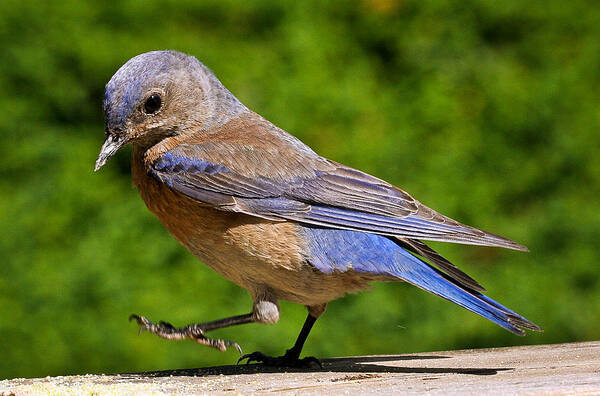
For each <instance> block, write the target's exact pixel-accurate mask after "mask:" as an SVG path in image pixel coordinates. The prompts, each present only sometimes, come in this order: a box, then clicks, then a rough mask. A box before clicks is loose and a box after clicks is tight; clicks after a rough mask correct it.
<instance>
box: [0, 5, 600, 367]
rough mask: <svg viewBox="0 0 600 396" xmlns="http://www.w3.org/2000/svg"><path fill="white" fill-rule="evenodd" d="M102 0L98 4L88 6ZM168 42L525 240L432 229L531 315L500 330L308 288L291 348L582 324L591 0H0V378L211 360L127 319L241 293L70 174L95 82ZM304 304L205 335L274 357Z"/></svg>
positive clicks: (421, 340)
mask: <svg viewBox="0 0 600 396" xmlns="http://www.w3.org/2000/svg"><path fill="white" fill-rule="evenodd" d="M107 3H108V2H107ZM156 49H177V50H180V51H184V52H186V53H189V54H193V55H194V56H196V57H197V58H199V59H200V60H201V61H203V62H204V63H205V64H206V65H208V66H209V67H210V68H212V70H214V72H215V73H216V74H217V76H218V77H219V78H220V79H221V80H222V81H223V83H224V84H225V85H226V86H227V87H228V88H229V89H230V90H231V91H232V92H233V93H234V94H236V95H237V96H238V98H240V99H241V100H242V101H243V102H244V103H245V104H246V105H248V107H250V108H252V109H254V110H255V111H257V112H258V113H260V114H262V115H264V116H265V117H266V118H268V119H269V120H271V121H273V122H274V123H276V124H277V125H279V126H281V127H283V128H284V129H286V130H288V131H289V132H291V133H292V134H294V135H296V136H298V137H300V138H301V139H302V140H304V141H305V142H306V143H308V144H309V145H311V146H312V147H313V148H315V150H316V151H318V152H319V153H320V154H322V155H324V156H327V157H330V158H332V159H334V160H336V161H339V162H343V163H345V164H347V165H350V166H353V167H356V168H359V169H362V170H365V171H367V172H369V173H372V174H375V175H377V176H379V177H381V178H383V179H386V180H389V181H390V182H392V183H394V184H396V185H398V186H400V187H402V188H404V189H406V190H407V191H409V192H411V193H412V194H413V195H414V196H416V197H417V198H418V199H419V200H421V201H422V202H424V203H425V204H427V205H429V206H432V207H433V208H436V209H438V210H439V211H441V212H443V213H444V214H447V215H449V216H451V217H454V218H456V219H458V220H460V221H463V222H466V223H468V224H471V225H474V226H477V227H481V228H484V229H487V230H490V231H492V232H496V233H499V234H502V235H506V236H508V237H510V238H513V239H515V240H517V241H519V242H521V243H524V244H525V245H527V246H529V248H530V249H531V253H529V254H526V253H520V252H514V251H506V250H501V249H493V248H481V247H469V246H463V245H460V246H453V245H447V244H435V245H434V246H435V247H436V248H438V249H439V250H440V251H441V252H442V253H443V254H444V255H447V257H449V258H450V259H452V260H453V261H454V262H456V263H457V264H458V265H459V266H460V267H461V268H462V269H464V270H466V271H467V272H468V273H469V274H471V275H473V276H474V277H475V278H476V279H478V280H479V281H480V282H481V283H482V284H483V285H484V286H486V287H487V288H488V290H489V295H490V296H491V297H493V298H495V299H497V300H499V301H500V302H502V303H503V304H505V305H507V306H508V307H511V308H513V309H515V310H517V311H518V312H519V313H522V314H523V315H524V316H526V317H527V318H529V319H531V320H533V321H534V322H536V323H538V324H539V325H541V326H542V327H544V329H545V332H544V333H541V334H530V335H528V336H527V337H517V336H514V335H512V334H511V333H509V332H507V331H505V330H503V329H501V328H500V327H498V326H496V325H494V324H492V323H491V322H488V321H486V320H485V319H482V318H480V317H478V316H476V315H474V314H472V313H470V312H468V311H465V310H463V309H461V308H459V307H457V306H455V305H453V304H451V303H449V302H446V301H444V300H441V299H439V298H437V297H434V296H431V295H428V294H426V293H424V292H422V291H420V290H418V289H417V288H414V287H412V286H408V285H406V284H377V285H374V287H373V290H372V291H371V292H370V293H362V294H359V295H351V296H347V297H346V298H344V299H341V300H337V301H334V302H332V303H331V304H330V306H329V309H328V312H327V314H326V315H324V316H323V317H322V318H321V319H320V320H319V321H318V322H317V325H316V327H315V329H314V331H313V333H312V334H311V336H310V338H309V341H308V343H307V346H306V348H305V353H306V354H312V355H316V356H320V357H333V356H342V355H356V354H397V353H407V352H417V351H431V350H444V349H451V348H471V347H492V346H503V345H519V344H539V343H556V342H568V341H584V340H598V339H600V277H599V275H598V270H599V265H598V262H599V260H600V251H599V248H598V237H599V235H600V199H599V197H600V188H599V186H600V143H599V142H600V139H599V138H600V136H599V135H600V134H599V127H600V84H599V83H600V7H599V6H598V3H597V2H595V1H588V2H584V1H569V2H565V1H563V0H545V1H530V2H523V1H518V0H513V1H504V2H496V1H492V0H489V1H456V2H453V1H443V0H438V1H408V0H406V1H401V0H370V1H367V0H365V1H357V2H349V1H348V2H347V1H327V2H322V1H312V2H309V1H303V2H298V1H252V2H248V1H239V2H238V1H224V0H214V1H204V2H197V1H122V2H119V5H102V3H101V2H82V1H61V2H58V1H51V2H39V1H29V0H18V1H13V0H2V1H1V2H0V54H1V60H0V87H2V95H0V108H1V109H2V111H0V132H1V137H0V165H1V166H0V219H1V221H0V235H1V237H0V254H1V256H2V264H1V265H0V378H8V377H16V376H45V375H57V374H73V373H89V372H93V373H100V372H103V373H110V372H132V371H140V370H159V369H167V368H183V367H201V366H208V365H216V364H231V363H234V362H235V361H236V359H237V357H238V356H237V353H236V352H235V351H228V352H226V353H220V352H218V351H215V350H211V349H208V348H205V347H202V346H198V345H195V344H194V343H192V342H190V341H188V342H168V341H165V340H160V339H158V338H156V337H154V336H151V335H148V334H143V335H141V336H138V335H137V326H136V325H135V324H134V323H129V322H128V321H127V318H128V316H129V314H131V313H139V314H144V315H147V316H148V317H150V318H151V319H154V320H159V319H163V320H168V321H171V322H172V323H174V324H175V325H183V324H186V323H189V322H193V321H205V320H212V319H218V318H222V317H225V316H228V315H235V314H241V313H245V312H248V311H249V309H250V308H251V304H252V302H251V299H250V297H249V296H248V295H247V293H246V292H245V291H244V290H242V289H240V288H238V287H237V286H235V285H233V284H231V283H229V282H228V281H226V280H224V279H222V278H221V277H219V276H218V275H217V274H216V273H214V272H212V271H211V270H210V269H208V267H205V266H204V265H203V264H201V263H200V262H199V261H198V260H197V259H195V258H194V257H193V256H191V255H190V254H189V253H188V252H187V251H186V250H185V249H184V248H182V247H181V246H179V245H178V244H177V242H176V241H175V240H174V239H173V238H172V237H171V236H170V235H169V234H168V233H167V231H166V230H164V229H163V227H162V226H161V225H160V224H159V222H158V221H157V220H156V219H155V218H154V217H153V216H152V215H151V213H150V212H149V211H148V210H147V209H146V208H145V206H144V204H143V203H142V201H141V199H140V198H139V196H138V193H137V192H136V191H135V190H134V189H133V188H132V187H131V182H130V176H129V151H128V150H124V152H122V153H120V154H118V155H117V156H116V157H115V158H113V159H112V160H111V161H110V162H109V163H108V165H107V166H106V167H104V168H103V169H102V171H101V172H99V173H97V174H94V173H93V172H92V168H93V164H94V160H95V158H96V155H97V153H98V151H99V148H100V145H101V143H102V141H103V137H104V135H103V115H102V111H101V100H102V95H103V89H104V84H105V83H106V82H107V81H108V80H109V79H110V77H111V76H112V74H113V73H114V72H115V71H116V70H117V69H118V68H119V67H120V66H121V65H122V64H123V63H124V62H126V61H127V60H128V59H129V58H130V57H132V56H134V55H137V54H139V53H142V52H145V51H149V50H156ZM304 318H305V310H304V308H303V307H301V306H297V305H293V304H289V303H283V304H282V315H281V321H280V322H279V323H278V324H276V325H272V326H265V325H247V326H242V327H238V328H231V329H226V330H222V331H218V332H215V333H211V335H214V336H218V337H225V338H230V339H234V340H236V341H238V342H239V343H240V344H241V345H242V347H243V348H244V350H245V351H247V352H252V351H254V350H261V351H263V352H266V353H271V354H279V353H282V352H283V351H284V350H285V349H286V348H288V347H289V346H290V345H291V344H292V342H293V341H294V339H295V337H296V335H297V333H298V331H299V329H300V326H301V324H302V321H303V320H304Z"/></svg>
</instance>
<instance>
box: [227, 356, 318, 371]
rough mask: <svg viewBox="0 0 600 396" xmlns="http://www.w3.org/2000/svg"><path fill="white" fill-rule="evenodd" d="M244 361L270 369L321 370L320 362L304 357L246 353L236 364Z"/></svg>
mask: <svg viewBox="0 0 600 396" xmlns="http://www.w3.org/2000/svg"><path fill="white" fill-rule="evenodd" d="M244 360H246V364H249V363H252V362H257V363H262V364H264V365H265V366H271V367H292V368H303V369H322V368H323V365H322V364H321V361H320V360H319V359H317V358H316V357H312V356H309V357H305V358H302V359H299V358H298V357H297V356H292V355H290V354H287V353H286V354H285V355H283V356H279V357H272V356H267V355H265V354H264V353H262V352H253V353H248V354H246V355H244V356H242V357H241V358H239V360H238V364H240V363H241V362H242V361H244Z"/></svg>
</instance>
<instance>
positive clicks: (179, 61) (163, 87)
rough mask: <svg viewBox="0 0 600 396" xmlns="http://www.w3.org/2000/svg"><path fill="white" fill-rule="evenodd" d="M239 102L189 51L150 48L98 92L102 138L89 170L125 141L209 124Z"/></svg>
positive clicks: (147, 140)
mask: <svg viewBox="0 0 600 396" xmlns="http://www.w3.org/2000/svg"><path fill="white" fill-rule="evenodd" d="M243 109H245V107H244V106H243V105H242V104H241V103H240V102H239V101H238V100H237V99H236V98H235V97H234V96H233V95H232V94H231V93H230V92H229V91H228V90H227V89H226V88H225V87H223V85H222V84H221V83H220V81H219V80H218V79H217V78H216V77H215V76H214V74H213V73H212V72H211V71H210V70H209V69H208V68H207V67H206V66H204V65H203V64H202V63H200V62H199V61H198V60H197V59H196V58H194V57H193V56H189V55H185V54H183V53H181V52H176V51H152V52H147V53H144V54H141V55H138V56H136V57H134V58H131V59H130V60H129V61H128V62H127V63H125V64H124V65H123V66H121V68H120V69H119V70H118V71H117V72H116V73H115V74H114V76H112V78H111V79H110V81H109V82H108V84H106V91H105V94H104V116H105V121H106V128H105V134H106V141H105V142H104V144H103V145H102V149H101V150H100V154H99V155H98V159H97V160H96V166H95V170H98V169H100V168H101V167H102V166H103V165H104V164H105V163H106V161H107V160H108V159H109V158H110V157H112V156H113V155H114V154H115V153H116V152H117V151H118V150H119V149H120V148H121V147H123V146H125V145H126V144H128V143H138V144H142V145H144V146H148V147H150V146H152V145H153V144H155V143H158V142H160V141H161V140H162V139H164V138H166V137H169V136H175V135H179V134H182V133H185V132H186V131H188V130H202V129H208V128H210V127H211V126H214V123H215V122H222V121H223V119H224V118H228V117H229V118H230V117H232V116H233V115H234V114H235V113H239V112H240V111H241V110H243Z"/></svg>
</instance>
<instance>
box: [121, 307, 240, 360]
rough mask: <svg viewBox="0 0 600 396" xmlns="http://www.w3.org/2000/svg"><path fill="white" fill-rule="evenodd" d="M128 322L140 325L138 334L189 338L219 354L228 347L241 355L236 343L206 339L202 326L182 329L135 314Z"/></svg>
mask: <svg viewBox="0 0 600 396" xmlns="http://www.w3.org/2000/svg"><path fill="white" fill-rule="evenodd" d="M129 320H130V321H131V320H135V321H136V322H137V324H138V325H140V333H141V332H143V331H148V332H150V333H152V334H156V335H157V336H159V337H160V338H164V339H167V340H183V339H186V338H189V339H190V340H193V341H196V342H197V343H199V344H202V345H206V346H209V347H211V348H215V349H218V350H219V351H221V352H225V351H226V350H227V348H228V347H235V348H236V349H237V350H238V352H239V353H240V355H241V354H242V348H241V347H240V346H239V345H238V343H237V342H233V341H228V340H220V339H215V338H208V337H206V336H205V335H204V330H203V329H202V324H191V325H187V326H184V327H175V326H173V325H172V324H170V323H167V322H163V321H160V322H158V323H154V322H151V321H149V320H148V319H147V318H146V317H144V316H140V315H135V314H134V315H131V316H130V317H129Z"/></svg>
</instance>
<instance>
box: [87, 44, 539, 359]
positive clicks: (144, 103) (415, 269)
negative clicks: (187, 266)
mask: <svg viewBox="0 0 600 396" xmlns="http://www.w3.org/2000/svg"><path fill="white" fill-rule="evenodd" d="M103 109H104V115H105V135H106V140H105V142H104V144H103V145H102V148H101V150H100V154H99V155H98V158H97V160H96V163H95V168H94V170H95V171H97V170H99V169H100V168H101V167H102V166H103V165H104V164H105V163H106V161H107V160H108V159H109V158H110V157H112V156H113V155H114V154H115V153H116V152H117V151H118V150H119V149H120V148H122V147H124V146H126V145H128V144H130V145H131V146H132V162H131V173H132V181H133V184H134V186H135V187H136V188H137V190H138V191H139V193H140V195H141V197H142V199H143V201H144V203H145V204H146V206H147V207H148V209H149V210H150V211H151V212H152V213H153V214H154V215H156V217H157V218H158V220H159V221H160V222H161V223H162V224H163V225H164V226H165V227H166V229H167V230H168V231H169V232H170V233H171V234H172V235H173V236H174V237H175V239H177V240H178V241H179V242H180V243H181V244H182V245H183V246H184V247H186V248H187V249H188V250H189V251H190V252H191V253H192V254H193V255H194V256H196V257H197V258H199V259H200V260H201V261H202V262H203V263H204V264H206V265H208V266H209V267H211V268H212V269H213V270H215V271H216V272H217V273H219V274H220V275H222V276H223V277H225V278H226V279H228V280H230V281H232V282H234V283H236V284H237V285H239V286H241V287H242V288H244V289H246V290H247V291H248V292H249V293H250V295H251V297H252V299H253V306H252V310H251V311H250V312H249V313H246V314H242V315H238V316H233V317H228V318H225V319H220V320H215V321H209V322H203V323H195V324H190V325H187V326H184V327H175V326H173V325H171V324H170V323H168V322H164V321H160V322H152V321H150V320H149V319H147V318H146V317H145V316H141V315H137V314H134V315H131V317H130V320H135V321H136V322H137V323H138V324H139V326H140V331H142V330H147V331H149V332H151V333H153V334H155V335H157V336H159V337H162V338H165V339H173V340H182V339H191V340H194V341H196V342H197V343H199V344H202V345H206V346H208V347H212V348H215V349H218V350H220V351H225V350H227V349H228V348H230V347H232V348H236V349H237V350H238V351H239V353H240V355H242V350H241V348H240V346H239V344H238V343H236V342H234V341H229V340H223V339H216V338H209V337H207V335H206V333H208V332H210V331H212V330H215V329H220V328H224V327H229V326H234V325H241V324H246V323H263V324H273V323H276V322H277V321H278V320H279V301H282V300H285V301H291V302H294V303H298V304H302V305H304V306H305V307H306V308H307V310H308V315H307V318H306V320H305V322H304V325H303V327H302V329H301V331H300V334H299V335H298V337H297V339H296V342H295V343H294V345H293V346H292V347H291V348H290V349H288V350H286V352H285V353H284V354H283V355H282V356H278V357H272V356H267V355H265V354H263V353H261V352H254V353H250V354H246V355H243V356H241V357H240V359H239V361H238V363H240V362H243V361H244V360H245V361H246V362H247V363H250V362H257V363H261V364H264V365H269V366H283V367H317V366H320V360H319V359H317V358H316V357H304V358H300V356H301V351H302V348H303V346H304V344H305V341H306V339H307V337H308V335H309V333H310V331H311V329H312V327H313V325H314V324H315V321H316V320H317V318H319V317H320V316H321V315H322V314H323V313H324V312H325V310H326V307H327V304H328V303H329V302H330V301H332V300H334V299H337V298H340V297H343V296H344V295H346V294H347V293H354V292H358V291H361V290H365V289H367V288H368V287H369V285H370V284H371V283H372V282H375V281H384V282H407V283H410V284H412V285H414V286H417V287H419V288H421V289H423V290H425V291H427V292H430V293H432V294H434V295H437V296H439V297H442V298H444V299H446V300H449V301H451V302H453V303H455V304H458V305H459V306H461V307H463V308H466V309H468V310H470V311H472V312H474V313H476V314H478V315H481V316H482V317H484V318H486V319H489V320H490V321H492V322H494V323H496V324H497V325H499V326H501V327H503V328H505V329H507V330H509V331H511V332H512V333H515V334H517V335H525V333H526V332H525V330H534V331H542V329H541V328H540V327H539V326H538V325H536V324H534V323H533V322H531V321H529V320H527V319H526V318H524V317H523V316H521V315H519V314H518V313H516V312H514V311H512V310H510V309H508V308H506V307H504V306H503V305H501V304H500V303H498V302H496V301H494V300H492V299H491V298H489V297H487V296H486V295H484V294H483V293H484V292H485V291H486V290H485V289H484V288H483V287H482V286H481V285H480V284H479V283H478V282H477V281H475V280H474V279H473V278H472V277H471V276H469V275H467V274H466V273H464V272H463V271H461V270H460V269H459V268H458V267H456V266H455V265H454V264H452V263H451V262H450V261H449V260H447V259H446V258H444V257H442V256H441V255H440V254H438V253H437V252H436V251H435V250H433V249H432V248H430V247H429V246H427V245H426V244H425V242H423V241H442V242H450V243H458V244H468V245H481V246H495V247H502V248H508V249H513V250H520V251H527V250H528V249H527V248H526V247H525V246H523V245H521V244H519V243H516V242H514V241H512V240H510V239H507V238H504V237H502V236H499V235H495V234H492V233H489V232H486V231H482V230H480V229H477V228H474V227H471V226H468V225H465V224H462V223H460V222H458V221H456V220H453V219H451V218H449V217H447V216H444V215H442V214H440V213H438V212H436V211H435V210H433V209H430V208H428V207H427V206H425V205H423V204H422V203H421V202H419V201H417V200H416V199H415V198H413V197H412V196H411V195H409V194H408V193H407V192H405V191H403V190H401V189H400V188H398V187H395V186H393V185H392V184H390V183H388V182H386V181H384V180H381V179H379V178H377V177H374V176H371V175H369V174H367V173H364V172H361V171H359V170H356V169H353V168H351V167H348V166H345V165H343V164H340V163H337V162H335V161H332V160H329V159H327V158H324V157H322V156H320V155H318V154H317V153H316V152H315V151H313V150H312V149H311V148H310V147H309V146H307V145H306V144H304V143H303V142H301V141H300V140H299V139H297V138H296V137H294V136H292V135H291V134H289V133H287V132H286V131H284V130H283V129H281V128H279V127H277V126H275V125H274V124H273V123H271V122H269V121H268V120H266V119H265V118H263V117H262V116H260V115H259V114H257V113H255V112H254V111H252V110H250V109H248V108H247V107H246V106H245V105H244V104H242V102H241V101H240V100H238V99H237V98H236V97H235V96H234V95H233V94H232V93H231V92H230V91H229V90H228V89H227V88H225V87H224V85H223V84H222V83H221V82H220V81H219V80H218V78H217V77H216V76H215V74H214V73H213V72H212V71H211V70H210V69H209V68H208V67H206V66H205V65H204V64H203V63H202V62H200V61H199V60H197V59H196V58H195V57H194V56H191V55H187V54H184V53H181V52H177V51H173V50H165V51H151V52H146V53H143V54H140V55H137V56H135V57H133V58H131V59H130V60H128V61H127V62H126V63H125V64H124V65H123V66H121V67H120V68H119V69H118V70H117V72H116V73H115V74H114V75H113V76H112V78H111V79H110V80H109V82H108V83H107V84H106V89H105V95H104V103H103Z"/></svg>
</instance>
